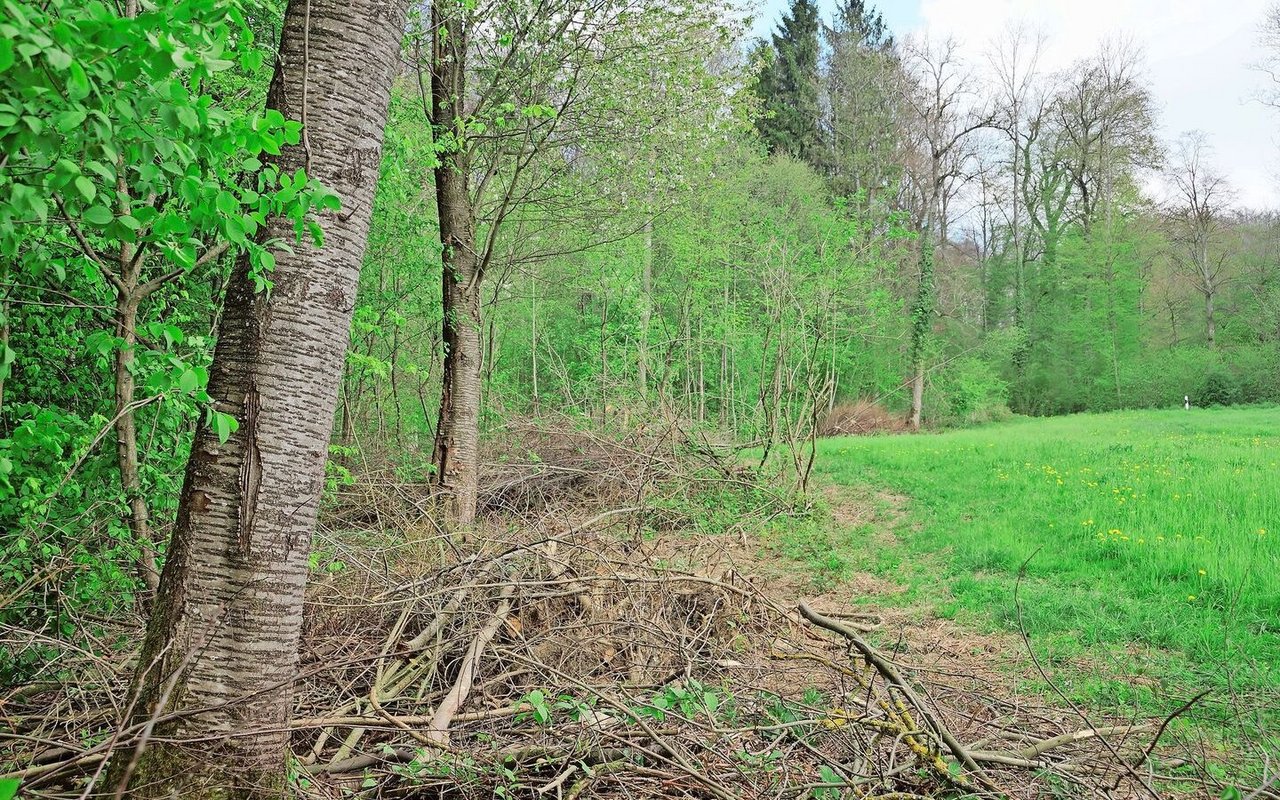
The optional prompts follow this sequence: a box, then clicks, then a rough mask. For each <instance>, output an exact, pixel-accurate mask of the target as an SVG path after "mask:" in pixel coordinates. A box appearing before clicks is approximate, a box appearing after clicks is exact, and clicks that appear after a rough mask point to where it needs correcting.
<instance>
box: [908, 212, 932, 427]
mask: <svg viewBox="0 0 1280 800" xmlns="http://www.w3.org/2000/svg"><path fill="white" fill-rule="evenodd" d="M932 237H933V226H932V224H930V222H929V221H926V223H925V225H924V226H923V229H922V230H921V232H920V284H919V286H918V287H917V289H916V301H915V307H914V308H912V311H911V415H910V418H909V422H910V425H911V430H913V431H918V430H920V426H921V423H922V422H923V418H924V373H925V370H924V351H925V342H926V339H927V338H928V335H929V328H930V327H931V326H932V324H933V303H934V275H933V238H932Z"/></svg>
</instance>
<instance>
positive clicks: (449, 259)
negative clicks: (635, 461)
mask: <svg viewBox="0 0 1280 800" xmlns="http://www.w3.org/2000/svg"><path fill="white" fill-rule="evenodd" d="M432 17H433V18H432V26H433V30H434V36H433V42H432V58H431V64H432V68H431V99H432V109H431V123H432V126H433V127H434V129H435V130H436V133H437V136H439V135H440V134H441V133H444V132H446V131H452V132H454V134H455V135H456V141H455V143H454V146H453V147H451V148H450V150H449V151H448V152H446V153H444V154H443V155H442V156H441V158H440V164H439V166H437V167H436V168H435V179H436V210H437V213H438V215H439V220H440V244H441V245H442V247H443V251H442V260H443V266H444V272H443V277H442V281H441V283H442V300H443V309H444V326H443V335H444V346H445V353H444V372H443V375H442V377H441V392H440V421H439V424H438V425H437V426H436V441H435V452H434V456H433V462H434V464H435V468H436V474H435V483H436V486H437V487H439V488H440V489H441V490H442V491H443V492H444V493H445V495H446V496H447V497H448V498H449V514H448V516H449V519H450V520H451V521H452V522H454V523H456V524H459V525H470V524H471V523H472V522H474V521H475V518H476V503H477V500H478V497H479V484H478V480H479V466H480V367H481V363H480V362H481V341H480V280H481V277H482V276H481V270H480V263H479V258H478V257H477V255H476V225H475V209H474V208H472V205H471V192H470V187H469V179H470V158H469V157H468V151H467V144H466V141H465V137H464V135H463V128H464V122H463V116H464V112H463V109H462V104H463V103H464V102H465V98H466V54H467V30H466V26H465V24H464V21H463V19H462V18H461V16H460V14H459V13H458V12H457V11H455V13H453V14H442V13H441V11H440V9H439V5H438V4H436V5H433V7H432Z"/></svg>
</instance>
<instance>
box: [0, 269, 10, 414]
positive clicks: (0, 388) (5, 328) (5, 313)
mask: <svg viewBox="0 0 1280 800" xmlns="http://www.w3.org/2000/svg"><path fill="white" fill-rule="evenodd" d="M10 363H12V362H10V361H9V294H8V292H7V291H6V292H5V295H4V299H3V300H0V414H2V413H4V382H5V379H6V378H8V377H9V370H10V366H9V365H10Z"/></svg>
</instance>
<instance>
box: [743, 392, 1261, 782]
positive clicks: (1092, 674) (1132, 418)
mask: <svg viewBox="0 0 1280 800" xmlns="http://www.w3.org/2000/svg"><path fill="white" fill-rule="evenodd" d="M1277 462H1280V409H1275V408H1265V409H1264V408H1251V409H1229V410H1228V409H1218V410H1192V411H1190V412H1187V411H1182V410H1177V411H1156V412H1125V413H1116V414H1106V415H1081V416H1075V417H1066V418H1055V419H1048V420H1016V421H1013V422H1008V423H1001V424H996V425H990V426H985V427H981V428H975V429H969V430H963V431H954V432H947V433H941V434H936V435H925V436H912V437H904V436H883V437H869V438H860V439H853V438H846V439H831V440H826V441H824V442H822V444H821V445H820V452H819V456H818V459H817V464H816V473H817V477H818V480H819V481H820V482H822V483H823V484H824V485H825V486H826V496H825V500H826V503H827V505H828V506H829V517H830V524H829V525H826V526H808V527H806V526H786V527H779V528H776V529H774V530H772V531H771V532H769V533H766V534H765V536H764V539H763V540H762V541H763V547H762V553H764V554H767V555H768V556H770V557H771V558H767V559H762V560H764V561H768V562H769V563H772V564H773V566H772V567H771V568H772V569H773V570H775V571H782V572H791V573H792V577H791V578H790V579H789V580H792V581H795V580H802V581H807V582H808V588H809V591H810V592H817V593H821V594H822V595H823V596H824V598H823V600H822V602H824V603H825V604H826V605H828V606H831V605H832V604H833V603H840V604H842V605H847V606H849V607H852V608H860V609H862V610H867V609H871V608H874V609H876V610H877V612H879V613H881V614H882V615H883V616H884V617H885V621H886V625H885V626H884V630H885V631H892V634H887V635H888V636H892V637H897V638H899V639H900V640H901V641H902V642H903V643H904V646H905V647H906V649H908V650H917V651H919V652H925V653H930V654H932V655H933V656H934V657H935V658H939V667H940V668H946V667H945V664H948V663H949V664H950V665H951V668H952V669H954V670H956V671H964V672H969V673H984V672H985V673H986V674H988V675H990V677H991V680H992V684H993V685H1003V686H1008V687H1010V690H1011V691H1012V692H1013V693H1014V694H1025V695H1026V696H1028V697H1037V698H1040V699H1041V700H1042V701H1045V702H1048V703H1050V704H1052V705H1056V706H1058V707H1059V708H1068V709H1070V708H1076V709H1079V711H1080V712H1081V713H1083V714H1086V715H1088V714H1099V715H1108V716H1116V715H1120V716H1123V715H1125V714H1132V715H1134V716H1136V717H1142V716H1164V715H1169V714H1173V713H1174V712H1177V711H1179V709H1181V713H1180V714H1178V717H1177V719H1175V720H1174V721H1173V722H1172V723H1171V724H1170V726H1169V730H1168V731H1167V733H1166V735H1167V736H1170V737H1172V738H1175V739H1177V740H1179V741H1180V742H1181V743H1182V744H1183V745H1184V746H1186V747H1187V748H1188V749H1190V750H1192V751H1195V752H1198V753H1202V754H1203V755H1204V759H1205V761H1206V762H1207V763H1208V765H1209V766H1208V768H1209V769H1210V770H1211V771H1216V772H1217V773H1218V775H1219V776H1220V777H1224V778H1225V777H1226V776H1227V773H1228V770H1227V769H1226V768H1224V767H1223V766H1221V765H1223V764H1249V765H1251V766H1252V767H1253V768H1254V769H1257V770H1259V774H1261V771H1264V770H1266V769H1267V766H1266V765H1267V764H1271V765H1274V763H1275V754H1276V753H1278V752H1280V580H1277V579H1276V575H1277V574H1280V537H1278V536H1277V535H1276V534H1277V533H1280V530H1277V531H1276V532H1273V530H1272V529H1280V470H1278V469H1277ZM777 557H781V559H779V558H777ZM781 564H787V565H789V566H786V567H783V566H779V565H781ZM879 643H880V644H881V646H883V647H893V646H895V645H894V642H892V641H885V640H880V642H879ZM1032 656H1034V658H1032ZM1206 692H1207V694H1203V696H1201V695H1202V693H1206ZM1193 700H1194V702H1191V701H1193ZM1188 703H1190V707H1187V708H1183V706H1184V705H1186V704H1188ZM1271 769H1274V766H1272V767H1271Z"/></svg>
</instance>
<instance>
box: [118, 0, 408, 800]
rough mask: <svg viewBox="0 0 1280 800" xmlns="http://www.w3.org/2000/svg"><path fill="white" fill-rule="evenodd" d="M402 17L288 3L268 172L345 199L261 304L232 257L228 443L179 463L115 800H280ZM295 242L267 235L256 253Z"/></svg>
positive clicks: (390, 7)
mask: <svg viewBox="0 0 1280 800" xmlns="http://www.w3.org/2000/svg"><path fill="white" fill-rule="evenodd" d="M404 14H405V9H404V7H403V5H402V4H401V3H399V2H396V3H391V4H388V3H382V2H374V1H373V0H342V1H341V2H339V0H290V2H289V5H288V8H287V10H286V12H285V20H284V27H283V32H282V35H281V43H280V58H279V59H278V61H277V67H276V74H275V77H274V79H273V80H272V85H271V90H270V93H269V95H268V106H269V107H271V108H274V109H277V110H279V111H281V112H282V113H283V114H284V115H285V117H286V118H289V119H300V120H301V121H302V123H303V126H304V134H303V138H302V142H301V143H300V144H298V145H293V146H288V147H285V148H284V150H283V152H282V153H281V155H280V156H278V157H277V158H276V164H277V166H278V167H279V168H280V169H281V171H282V172H289V173H292V172H293V171H295V170H297V169H299V168H305V169H306V170H307V172H308V174H309V175H311V176H313V177H315V178H318V179H319V180H321V181H322V182H324V183H325V185H327V186H328V187H329V188H331V189H332V190H334V191H335V192H337V193H338V195H339V196H340V197H341V198H342V203H343V209H342V210H341V211H340V212H326V213H325V214H323V215H322V218H321V222H322V224H323V227H324V230H325V237H324V239H325V241H324V246H323V248H316V247H315V246H313V244H312V243H311V242H310V241H309V240H307V241H302V242H297V243H295V244H294V245H293V247H292V251H289V250H283V251H281V252H279V253H278V255H277V257H276V267H275V271H274V272H273V273H272V274H271V276H270V278H271V280H272V281H273V283H274V285H273V288H272V290H271V292H270V294H269V295H267V294H259V293H257V292H255V287H254V282H253V280H252V277H251V275H250V265H249V261H248V259H247V257H245V256H241V257H240V258H239V259H238V261H237V264H236V266H235V269H234V270H233V272H232V276H231V279H230V282H229V284H228V288H227V300H226V311H225V313H224V315H223V317H222V320H221V322H220V324H219V327H218V334H219V335H218V343H217V348H216V351H215V354H214V362H213V367H212V369H211V372H210V380H209V394H210V396H211V397H212V398H213V402H214V405H215V407H216V408H217V409H218V410H219V411H222V412H224V413H231V414H234V415H235V416H236V418H237V419H238V421H239V423H240V424H239V429H238V430H237V432H236V433H234V434H233V435H232V436H231V438H230V439H229V440H228V441H227V442H226V443H225V444H223V443H220V442H219V440H218V437H217V436H216V435H215V433H214V432H213V431H211V430H209V429H207V428H202V429H201V430H200V431H199V432H198V433H197V435H196V440H195V443H194V444H193V446H192V452H191V458H190V460H189V462H188V464H187V473H186V481H185V484H184V486H183V490H182V497H181V504H180V506H179V510H178V519H177V526H176V529H175V532H174V536H173V541H172V544H171V545H170V549H169V553H168V557H167V560H166V563H165V566H164V572H163V575H162V578H161V581H160V589H159V593H158V595H157V602H156V604H155V613H154V614H153V616H152V618H151V620H150V623H149V624H148V626H147V632H146V637H145V639H144V642H143V646H142V654H141V657H140V660H139V667H138V673H137V675H136V677H135V679H134V692H135V695H136V702H135V703H134V704H133V706H132V709H133V711H132V718H131V719H130V720H128V721H129V722H130V723H131V724H132V726H133V727H131V729H130V730H131V731H132V732H137V731H141V733H142V736H141V741H140V742H139V743H138V744H136V745H135V746H133V747H128V748H123V749H122V750H120V751H118V752H117V755H116V757H115V759H114V760H113V763H112V765H111V769H110V771H109V782H110V784H111V787H112V788H118V789H119V790H120V791H125V790H129V791H130V795H129V796H131V797H137V798H162V797H163V798H171V797H182V798H195V799H196V800H203V799H204V798H218V799H219V800H221V799H222V798H232V797H234V798H247V799H248V800H257V799H258V798H262V800H266V799H267V798H271V799H272V800H276V799H277V798H280V797H283V796H286V795H287V785H286V771H285V766H286V753H287V747H288V740H289V735H288V732H289V728H288V719H289V715H290V712H291V710H292V705H293V688H292V685H293V680H294V677H295V673H296V670H297V661H298V652H297V651H298V641H299V636H300V634H301V630H302V605H303V591H304V589H305V587H306V581H307V561H308V553H309V545H310V539H311V533H312V528H313V527H314V524H315V519H316V514H317V511H318V506H319V501H320V494H321V490H322V488H323V485H324V464H325V454H326V450H327V447H328V442H329V437H330V434H331V432H332V427H333V417H334V411H335V407H336V403H337V392H338V385H339V381H340V379H341V375H342V365H343V356H344V354H345V352H346V347H347V342H348V335H349V330H350V323H351V314H352V311H353V309H354V304H355V293H356V287H357V283H358V278H359V272H360V264H361V260H362V258H363V254H364V248H365V244H366V240H367V237H368V232H369V222H370V217H371V215H372V208H373V195H374V189H375V187H376V184H377V179H378V162H379V155H380V150H381V146H382V136H383V127H384V125H385V122H386V114H387V104H388V100H389V96H390V86H391V82H392V79H393V78H394V76H395V73H396V70H397V67H398V56H399V45H400V40H401V36H402V34H403V25H404ZM276 238H279V239H283V240H286V241H292V240H293V239H294V225H293V222H292V221H291V220H289V219H272V220H269V221H268V223H267V224H266V225H264V226H263V230H262V231H261V239H260V241H268V240H272V239H276Z"/></svg>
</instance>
